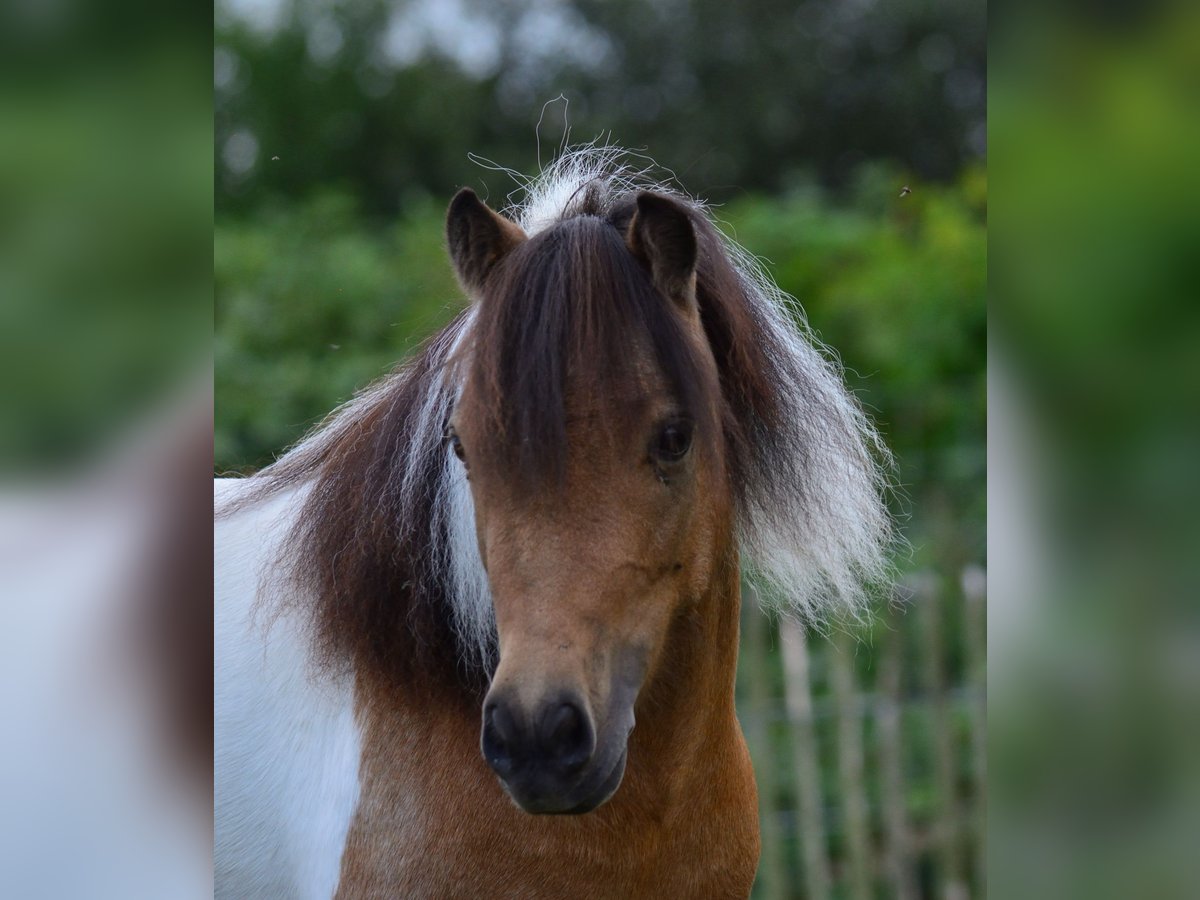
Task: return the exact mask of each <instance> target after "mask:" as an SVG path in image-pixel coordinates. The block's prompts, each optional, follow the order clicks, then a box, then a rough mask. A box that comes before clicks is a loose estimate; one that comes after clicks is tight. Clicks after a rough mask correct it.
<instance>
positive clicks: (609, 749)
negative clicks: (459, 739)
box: [480, 692, 633, 814]
mask: <svg viewBox="0 0 1200 900" xmlns="http://www.w3.org/2000/svg"><path fill="white" fill-rule="evenodd" d="M617 719H618V721H617V722H609V723H608V724H607V727H604V728H603V729H599V730H598V728H597V724H596V720H595V717H594V716H593V714H592V712H591V710H590V709H589V708H588V704H587V702H586V701H585V700H583V698H582V697H579V696H576V695H572V694H559V695H556V696H553V697H549V698H546V699H544V700H542V701H539V702H538V703H536V704H534V705H533V707H532V708H528V709H526V708H523V707H522V706H521V704H520V703H518V702H517V700H516V698H515V696H513V695H511V694H506V693H503V692H501V693H495V692H493V694H489V695H488V697H487V699H486V700H485V702H484V706H483V731H482V734H481V738H480V747H481V749H482V751H483V757H484V759H485V760H487V763H488V765H490V766H491V767H492V770H493V771H494V772H495V773H496V775H498V776H499V778H500V781H501V783H502V784H503V785H504V788H505V790H506V791H507V792H508V794H509V796H511V797H512V799H513V800H514V801H515V802H516V804H517V805H518V806H519V807H521V809H523V810H524V811H525V812H528V813H535V814H579V813H586V812H591V811H592V810H594V809H596V808H597V807H599V806H600V805H602V804H603V803H605V802H606V801H607V800H608V799H609V798H610V797H612V795H613V794H614V793H615V792H616V790H617V788H618V787H620V785H621V779H622V777H623V776H624V774H625V759H626V754H627V741H628V736H629V732H630V730H632V728H633V712H632V709H630V710H629V712H628V713H627V714H626V715H624V716H618V717H617ZM622 719H625V720H627V721H628V726H627V727H625V728H621V727H620V720H622ZM614 726H615V727H614Z"/></svg>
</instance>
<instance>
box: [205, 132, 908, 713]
mask: <svg viewBox="0 0 1200 900" xmlns="http://www.w3.org/2000/svg"><path fill="white" fill-rule="evenodd" d="M625 159H627V156H626V155H625V154H624V153H623V152H622V151H620V150H618V149H617V148H613V147H606V146H604V147H598V146H593V145H589V146H584V147H581V148H577V149H574V150H570V151H567V152H565V153H564V154H563V155H561V156H560V157H559V158H558V159H556V160H555V161H554V162H553V163H551V164H550V165H549V166H548V167H547V168H546V169H545V170H544V171H542V172H541V173H540V174H539V175H538V176H536V177H535V178H533V179H531V180H529V181H528V182H525V183H524V184H523V186H522V189H521V191H520V194H521V196H519V197H518V198H517V200H516V201H514V202H513V203H512V205H511V206H510V207H509V208H508V209H506V210H505V212H506V214H507V215H508V216H509V217H510V218H511V219H513V220H514V221H516V222H517V223H518V224H520V225H521V227H522V228H523V229H524V230H525V232H526V233H527V234H528V235H530V237H531V240H530V241H529V242H527V244H526V246H529V247H532V248H533V249H532V250H531V251H530V252H540V253H542V254H543V256H544V260H543V261H542V262H540V263H537V262H535V263H530V264H529V265H528V266H525V267H524V268H522V267H520V266H517V265H515V264H514V265H513V266H512V273H513V274H512V275H511V278H510V281H511V280H512V279H518V275H517V274H515V273H517V272H518V271H523V272H525V275H524V276H521V277H524V278H525V279H526V283H524V285H520V284H517V283H516V282H515V281H513V282H512V283H506V282H505V279H506V278H509V277H510V276H508V275H505V274H504V273H503V272H501V273H499V274H498V276H497V278H498V280H499V281H501V282H502V284H501V286H500V287H499V288H497V292H498V293H500V294H505V295H507V296H508V297H509V298H510V301H509V302H506V303H504V304H494V306H495V307H496V310H501V308H503V311H500V312H497V311H495V310H493V311H489V313H487V314H486V315H485V314H483V313H481V311H480V310H479V309H478V308H476V307H472V308H470V309H467V310H466V311H465V312H463V313H461V314H460V315H459V316H458V317H457V318H456V319H455V320H454V321H453V322H451V324H450V325H448V326H447V327H446V328H445V329H443V330H442V331H441V332H440V333H438V334H437V335H435V336H434V337H433V338H431V339H430V340H429V341H427V342H426V343H425V344H424V345H423V346H422V347H421V349H420V350H419V351H418V352H417V353H416V354H415V355H414V357H413V358H412V359H411V360H410V361H408V362H406V363H404V364H402V365H401V366H399V367H398V368H397V369H396V370H394V371H393V372H392V373H391V374H389V375H387V376H385V377H384V378H383V379H381V380H380V381H378V382H376V383H375V384H374V385H372V386H371V387H369V388H367V389H366V390H365V391H364V392H362V393H361V394H359V395H358V396H356V397H355V398H354V399H352V400H350V401H349V402H347V403H346V404H344V405H343V406H342V407H340V408H339V409H338V410H336V411H335V412H334V413H332V414H331V415H330V416H329V417H328V418H327V419H326V420H325V421H324V422H323V423H321V424H320V425H318V426H317V427H316V428H315V429H314V430H313V432H311V433H310V435H309V436H308V437H306V438H305V439H304V440H302V441H301V442H300V443H299V444H298V445H296V446H295V447H294V448H292V449H291V450H290V451H288V452H287V453H286V454H284V455H283V456H282V457H280V458H279V459H278V460H277V461H276V462H275V463H274V464H272V465H270V466H268V467H267V468H265V469H263V470H262V471H260V472H259V473H257V474H255V475H253V476H250V478H249V479H247V481H248V483H247V485H246V487H245V489H244V490H243V491H241V492H239V494H238V497H237V498H236V499H235V500H234V501H233V502H232V503H231V504H230V505H229V506H226V507H224V508H222V509H220V510H218V515H228V514H230V513H232V512H234V511H236V510H237V509H239V508H242V507H244V506H246V505H248V504H252V503H255V502H257V501H258V500H259V499H262V498H264V497H267V496H270V495H273V494H276V493H278V492H280V491H282V490H284V489H287V488H301V487H303V488H305V489H307V491H308V493H307V495H306V496H305V498H304V499H303V506H302V508H301V510H300V512H299V514H298V516H297V519H296V522H295V525H294V527H293V529H292V532H291V533H290V534H289V536H288V538H287V540H286V541H285V545H284V548H285V549H284V558H282V559H281V560H280V563H281V565H283V566H284V567H286V571H287V572H288V574H289V575H290V577H291V585H292V587H293V588H294V590H292V591H290V596H292V597H293V598H301V597H307V598H309V599H308V600H307V601H301V600H299V599H295V600H293V601H291V602H295V603H301V602H304V603H306V604H308V603H312V602H315V604H316V606H315V610H314V612H315V618H314V620H313V622H314V636H315V638H316V648H317V651H318V656H319V659H320V660H321V661H323V662H324V663H326V664H329V665H346V664H348V663H350V662H351V661H355V660H357V661H362V662H365V663H366V664H368V665H371V666H372V667H374V669H375V670H376V671H381V672H384V673H389V674H390V675H392V676H394V677H395V678H396V679H399V680H404V679H406V678H407V677H408V676H409V675H411V674H412V673H414V672H418V671H424V672H428V671H430V669H431V668H437V669H441V670H442V671H443V672H447V673H451V672H452V673H453V674H454V676H455V677H456V678H457V679H458V680H459V681H460V682H461V683H463V684H464V685H466V686H468V687H471V688H474V689H482V687H483V686H485V685H486V682H487V680H488V679H489V678H490V675H491V673H492V671H493V670H494V666H495V662H496V653H497V651H496V629H495V620H494V613H493V610H492V604H491V597H490V593H489V589H488V583H487V578H486V574H485V572H484V570H483V564H482V561H481V560H480V558H479V551H478V547H477V544H476V537H475V529H474V511H473V506H472V500H471V495H470V491H469V488H468V485H467V482H466V478H465V474H464V472H463V470H462V467H461V465H460V464H459V463H458V461H457V460H456V459H455V458H454V455H453V453H452V451H451V450H450V448H449V446H448V445H447V442H446V440H445V429H446V423H447V419H448V416H449V414H450V412H451V410H452V408H453V405H454V403H455V400H456V397H457V393H458V391H459V390H460V387H461V383H462V379H463V378H464V377H465V371H466V369H467V368H468V367H466V366H464V365H460V364H459V363H460V362H461V361H462V360H463V359H464V358H465V357H467V356H468V355H471V354H475V356H473V357H472V359H474V361H475V362H477V363H478V365H477V366H476V369H477V372H481V373H482V375H479V376H478V377H483V378H485V379H486V383H488V384H490V386H491V390H492V392H493V394H492V396H493V397H494V398H495V401H496V407H495V408H496V414H497V415H498V416H499V417H500V418H501V419H503V422H504V424H505V425H506V427H508V428H511V429H513V431H514V433H515V435H516V436H517V437H518V440H517V441H515V442H513V444H512V445H513V446H533V447H535V448H536V450H537V451H538V454H539V456H540V458H542V459H544V460H550V461H551V469H553V460H554V459H556V458H558V459H561V456H562V454H564V453H565V443H564V442H565V426H564V425H563V423H562V420H561V416H562V408H563V406H562V402H561V396H559V393H556V392H561V390H562V383H563V379H564V378H565V365H566V361H567V360H568V359H571V360H579V359H581V358H583V357H581V356H578V355H575V354H578V353H580V352H583V351H584V350H589V349H590V351H591V352H589V353H588V354H587V358H588V359H590V360H592V361H593V364H594V365H598V366H599V365H607V363H604V362H603V361H604V360H606V359H607V360H610V359H612V358H613V355H612V354H611V353H607V354H606V353H601V352H598V351H601V350H607V351H611V350H612V349H613V347H619V346H620V345H621V340H623V339H624V338H625V337H627V336H629V335H630V334H631V333H634V332H636V333H637V334H640V337H641V340H643V341H647V342H649V346H650V348H651V350H652V351H653V352H654V354H655V356H656V357H657V359H658V362H659V364H660V366H661V368H662V369H663V371H664V374H665V375H666V376H667V378H668V380H669V381H670V382H671V384H672V386H673V387H674V388H675V390H676V392H677V393H678V394H680V399H681V400H682V401H683V403H684V405H685V406H686V407H689V408H691V409H693V410H696V411H697V413H698V414H702V413H700V411H701V410H703V409H704V408H707V407H710V406H711V407H713V408H715V410H716V416H717V417H718V419H719V423H720V425H719V427H720V428H721V429H722V431H723V437H724V440H725V453H726V459H727V465H728V469H729V478H730V486H731V488H732V491H733V495H734V497H735V499H736V519H737V520H736V530H737V535H738V542H739V549H740V552H741V557H742V560H743V566H744V569H745V572H746V575H747V577H749V578H750V579H752V580H753V581H754V582H755V583H756V584H757V585H758V586H759V588H760V590H759V596H760V599H761V600H762V601H763V602H765V603H766V605H768V607H770V608H772V609H774V610H776V611H778V612H781V613H784V614H790V615H793V616H796V617H798V618H800V619H802V620H803V621H806V622H820V621H822V620H823V619H824V618H825V617H827V616H830V615H834V616H843V617H844V616H851V617H853V616H856V615H858V614H859V612H860V611H861V610H862V609H864V608H865V603H866V600H867V598H868V596H869V594H870V592H871V589H872V587H873V586H874V585H876V584H878V583H880V582H882V581H883V580H884V579H885V577H886V575H887V550H888V547H889V545H890V541H891V538H892V531H891V522H890V518H889V516H888V513H887V510H886V507H885V504H884V500H883V497H884V495H885V494H886V491H887V482H886V477H885V473H886V471H887V469H888V466H889V464H890V456H889V454H888V451H887V449H886V447H885V446H884V444H883V442H882V440H881V439H880V437H879V435H878V434H877V432H876V431H875V429H874V428H873V426H872V425H871V423H870V421H869V420H868V418H867V416H866V415H865V414H864V412H863V410H862V408H861V407H860V405H859V404H858V402H857V400H856V399H855V398H854V396H853V395H852V394H851V393H850V392H849V391H848V390H847V389H846V387H845V385H844V383H843V378H842V372H841V369H840V367H839V365H838V364H837V362H836V360H835V358H834V357H833V356H832V355H831V354H830V353H829V351H828V350H826V348H824V347H823V346H822V345H821V344H820V342H819V341H817V340H816V339H815V338H814V337H813V335H812V334H811V332H810V331H809V329H808V327H807V324H806V323H805V320H804V318H803V314H802V312H801V310H800V309H799V307H798V305H797V304H796V303H795V301H794V300H792V298H790V297H788V296H787V295H785V294H784V293H783V292H782V291H780V290H779V288H778V287H776V285H775V284H774V282H773V281H772V280H771V279H770V277H769V276H768V275H767V274H766V273H765V272H764V271H763V269H762V268H761V266H760V265H759V264H758V262H757V260H756V259H755V258H754V257H752V256H750V255H749V254H748V253H746V252H745V251H744V250H743V249H742V248H741V247H739V246H738V245H737V244H736V243H735V242H733V241H732V240H730V239H729V238H727V237H726V236H725V235H724V234H722V233H721V231H720V230H719V229H718V228H717V226H716V225H715V224H714V222H713V220H712V218H711V217H710V215H709V213H708V212H707V210H706V209H705V207H704V206H703V205H702V204H701V203H699V202H697V201H695V200H693V199H691V198H689V197H687V196H686V195H684V194H683V193H682V192H680V191H678V190H676V189H674V188H672V187H670V186H668V185H666V184H663V183H658V182H656V181H654V180H653V179H651V178H650V177H649V176H648V174H647V172H646V171H645V170H642V169H636V168H633V167H631V166H629V165H628V164H627V163H626V162H625V161H624V160H625ZM644 190H652V191H655V192H658V193H661V194H665V195H667V196H670V197H671V198H673V199H674V200H675V201H676V202H677V203H679V204H680V205H682V206H683V207H684V208H685V209H686V210H687V211H688V214H689V216H690V218H691V220H692V222H693V225H694V227H695V231H696V235H697V242H698V249H699V254H698V262H697V272H696V275H697V300H698V302H699V305H700V310H701V320H702V324H703V326H704V330H705V333H706V336H707V338H708V341H709V343H710V346H711V348H712V351H713V354H714V356H715V358H716V361H717V369H718V374H719V380H720V383H719V385H716V386H712V387H711V388H710V390H711V391H714V392H716V393H717V394H718V396H715V397H706V396H705V395H704V392H705V386H704V385H703V384H702V382H701V381H700V380H697V379H694V378H691V377H689V376H690V375H691V374H692V373H694V372H695V371H696V364H695V361H694V360H692V359H691V358H690V357H689V356H688V355H687V352H686V351H685V350H683V349H682V348H683V347H684V346H685V345H686V343H687V342H684V341H681V340H678V339H677V337H678V335H677V334H676V333H675V332H673V331H672V327H671V325H670V324H669V322H668V319H672V318H673V317H667V316H662V315H656V314H655V313H654V310H655V309H657V308H660V307H661V306H662V305H663V304H661V303H654V302H649V300H650V299H654V298H647V297H646V296H645V295H644V292H643V287H639V284H640V282H638V280H637V278H636V277H635V276H634V275H633V274H632V273H631V271H629V270H627V268H626V266H632V265H636V263H635V261H634V260H633V258H632V256H631V255H630V254H628V253H624V257H628V259H627V260H626V261H625V262H624V263H621V262H619V261H618V260H619V259H620V258H622V256H621V254H622V253H623V251H619V248H618V246H617V242H619V241H620V240H621V235H623V233H624V231H623V229H624V226H625V225H627V224H628V221H629V217H630V216H631V215H632V211H633V208H634V205H635V200H636V196H637V194H638V193H639V192H641V191H644ZM539 241H540V244H541V245H543V246H542V248H541V250H539V249H538V247H539ZM585 251H586V252H585ZM597 254H600V255H601V256H603V257H604V258H605V260H606V261H607V262H606V263H605V265H606V266H607V268H604V269H603V270H602V272H603V274H604V275H605V277H606V278H608V280H609V282H610V284H608V285H607V286H606V288H605V289H604V290H603V291H602V290H601V289H600V288H595V289H594V293H595V295H596V297H598V296H599V295H600V294H601V293H603V294H604V296H606V297H609V298H611V297H613V296H616V295H619V296H621V297H622V298H623V299H622V301H621V304H620V305H617V306H614V305H613V304H611V303H609V304H608V310H609V311H608V312H607V314H606V313H605V311H604V305H603V304H600V303H597V302H590V301H588V302H584V303H582V304H579V303H578V302H577V304H576V305H578V306H581V311H577V312H576V313H574V314H569V313H568V312H567V310H566V308H565V306H564V305H563V304H564V303H565V298H566V297H567V296H568V294H567V292H565V291H564V290H563V288H564V286H569V285H565V284H564V279H569V278H570V277H571V272H572V270H573V269H574V268H575V267H578V266H580V265H584V266H586V265H589V264H590V263H588V260H589V259H591V258H593V257H594V256H596V255H597ZM530 272H532V273H533V274H532V275H530V274H529V273H530ZM530 277H532V278H534V282H535V283H536V289H530V288H529V284H528V278H530ZM642 282H645V283H646V284H648V282H647V281H646V279H645V278H644V276H643V277H642ZM578 284H579V282H577V283H575V284H574V285H571V286H578ZM643 286H644V285H643ZM614 291H615V292H616V293H615V294H614ZM489 293H491V291H490V290H489ZM521 298H524V300H523V301H522V300H521ZM592 299H595V297H593V298H592ZM535 302H536V303H539V304H542V305H541V306H538V307H537V309H538V310H540V312H539V314H538V315H537V316H534V315H533V313H534V311H535V310H534V309H530V308H529V304H531V303H535ZM548 303H549V304H553V303H557V304H558V305H557V306H554V307H551V309H549V310H547V309H546V308H545V304H548ZM482 305H484V306H487V305H488V304H486V303H485V304H482ZM572 315H574V318H573V319H572V318H571V316H572ZM535 319H536V320H537V322H540V323H542V324H540V325H538V326H537V327H534V320H535ZM572 322H573V323H574V324H571V323H572ZM583 336H590V337H587V338H586V339H585V338H584V337H583ZM589 341H590V346H585V345H588V344H589ZM618 355H619V354H618ZM517 361H519V362H520V363H521V364H522V365H524V368H522V367H521V366H520V365H516V364H515V362H517ZM539 391H540V392H541V393H539ZM547 392H548V393H547ZM505 398H526V399H524V400H518V401H516V402H509V401H507V400H506V399H505ZM710 401H711V402H710ZM506 404H507V405H506ZM521 438H528V439H529V440H527V441H523V440H520V439H521ZM529 465H530V463H529V461H528V459H527V460H526V462H525V466H524V467H525V469H528V468H529ZM313 598H315V600H314V599H313Z"/></svg>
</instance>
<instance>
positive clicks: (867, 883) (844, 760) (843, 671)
mask: <svg viewBox="0 0 1200 900" xmlns="http://www.w3.org/2000/svg"><path fill="white" fill-rule="evenodd" d="M831 650H832V652H831V653H830V654H829V664H830V675H831V677H832V681H833V696H834V700H835V702H836V703H837V720H838V780H839V784H840V789H841V795H842V798H841V799H842V819H843V821H844V823H845V847H846V868H847V874H848V876H849V879H848V880H849V884H848V887H849V896H850V897H851V898H853V900H872V897H873V896H874V892H873V890H872V887H871V881H872V871H871V869H872V866H871V843H870V832H869V821H868V818H867V785H866V778H865V777H864V775H863V734H862V731H863V718H862V710H861V705H862V704H861V699H860V698H859V696H858V693H857V690H856V687H855V681H854V652H855V642H854V639H853V638H852V637H851V636H850V635H848V634H846V633H845V632H843V631H839V632H838V633H837V635H836V637H835V638H834V641H833V647H832V648H831Z"/></svg>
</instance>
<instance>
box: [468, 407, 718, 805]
mask: <svg viewBox="0 0 1200 900" xmlns="http://www.w3.org/2000/svg"><path fill="white" fill-rule="evenodd" d="M572 405H573V406H575V409H573V410H572V414H571V425H570V427H569V429H568V443H569V453H568V461H567V472H566V477H565V480H564V483H563V485H562V487H561V489H560V490H557V491H553V492H550V493H545V494H538V493H535V492H529V491H525V490H517V489H515V488H514V486H513V485H514V482H513V480H512V479H511V478H510V477H509V473H508V472H506V471H505V469H504V467H503V466H501V465H497V464H496V463H495V462H494V461H493V460H494V459H495V458H496V457H493V456H492V455H491V454H489V452H488V446H487V441H486V436H485V435H483V434H480V433H479V432H478V430H477V429H475V428H473V426H472V421H473V416H472V412H473V410H472V398H471V396H470V395H469V394H465V395H464V396H463V398H462V402H461V403H460V405H459V409H458V412H457V414H456V415H455V417H454V420H453V422H452V427H453V428H454V434H455V436H456V440H457V442H458V443H457V444H456V446H457V447H460V448H461V453H462V455H463V458H464V460H465V463H466V464H467V465H469V467H470V469H469V472H470V476H469V477H470V479H471V486H472V494H473V497H474V501H475V516H476V529H477V534H478V539H479V548H480V553H481V556H482V558H483V560H484V564H485V566H486V568H487V572H488V577H489V581H490V583H491V588H492V596H493V602H494V604H495V612H496V623H497V627H498V630H499V638H500V663H499V667H498V669H497V671H496V674H495V677H494V679H493V682H492V686H491V689H490V691H489V692H488V694H487V697H486V699H485V702H484V709H483V733H482V749H483V753H484V756H485V758H486V759H487V761H488V763H489V764H490V765H491V766H492V768H493V769H494V770H495V771H496V773H497V774H498V775H499V776H500V778H501V779H502V781H503V782H504V784H505V786H506V787H507V789H508V791H509V793H510V794H511V795H512V797H513V798H514V799H515V800H516V801H517V803H518V804H519V805H520V806H521V807H522V808H523V809H525V810H527V811H529V812H587V811H589V810H592V809H594V808H596V807H597V806H599V805H600V804H601V803H603V802H604V801H606V800H607V799H608V798H609V797H611V796H612V794H613V792H614V791H616V789H617V787H618V785H619V784H620V782H621V777H622V774H623V772H624V767H625V758H626V747H627V738H628V736H629V733H630V731H631V730H632V729H633V727H634V709H635V704H636V701H637V698H638V695H639V693H640V692H641V689H642V686H643V684H645V683H646V681H647V677H648V676H649V675H651V674H652V673H654V672H655V671H656V670H657V668H658V666H659V664H660V663H661V662H662V660H663V656H664V648H665V646H666V645H667V643H668V635H669V632H670V629H671V626H672V624H673V623H674V622H675V621H676V620H678V619H679V618H680V617H681V616H683V615H686V611H687V608H688V606H689V604H691V603H694V602H698V601H699V599H700V598H701V597H702V596H703V594H704V592H705V589H706V586H707V585H708V584H709V583H710V581H711V579H712V574H713V567H714V566H715V564H716V562H717V561H716V559H715V558H714V557H715V552H714V548H715V547H716V546H717V545H718V540H717V538H718V528H719V522H718V516H717V515H716V508H718V507H719V505H720V504H719V500H718V498H719V496H720V491H719V490H718V489H717V488H716V480H717V478H716V466H715V460H714V459H713V452H712V449H711V447H710V446H709V445H708V444H707V442H706V441H705V440H704V438H705V437H706V436H703V435H698V434H695V426H694V425H693V423H692V422H691V421H690V420H689V419H687V418H686V417H683V416H681V415H680V414H679V412H678V410H677V409H675V408H674V406H673V404H672V403H671V401H670V399H669V398H668V395H667V394H665V393H657V394H648V395H646V396H642V397H629V398H613V399H612V400H609V401H605V402H604V403H603V404H600V405H599V406H594V405H590V404H589V405H583V404H572ZM631 406H632V407H633V408H634V409H635V410H636V415H635V416H633V417H631V416H630V407H631ZM614 422H618V423H621V427H620V428H613V427H610V426H611V423H614ZM631 422H632V423H635V424H632V425H631V424H630V423H631ZM714 501H717V502H714Z"/></svg>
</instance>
